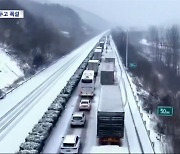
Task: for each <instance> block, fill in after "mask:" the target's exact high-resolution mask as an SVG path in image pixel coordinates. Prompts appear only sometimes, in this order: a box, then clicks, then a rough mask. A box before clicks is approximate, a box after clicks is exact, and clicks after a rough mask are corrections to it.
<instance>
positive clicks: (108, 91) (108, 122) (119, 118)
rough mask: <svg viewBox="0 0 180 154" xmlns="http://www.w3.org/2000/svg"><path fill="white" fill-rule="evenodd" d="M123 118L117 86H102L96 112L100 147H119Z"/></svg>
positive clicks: (122, 134) (122, 133) (122, 132)
mask: <svg viewBox="0 0 180 154" xmlns="http://www.w3.org/2000/svg"><path fill="white" fill-rule="evenodd" d="M124 116H125V113H124V108H123V102H122V98H121V92H120V88H119V86H118V85H102V86H101V91H100V99H99V105H98V111H97V137H98V139H99V144H100V145H107V144H108V145H121V138H123V137H124Z"/></svg>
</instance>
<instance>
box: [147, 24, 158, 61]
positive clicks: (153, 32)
mask: <svg viewBox="0 0 180 154" xmlns="http://www.w3.org/2000/svg"><path fill="white" fill-rule="evenodd" d="M149 35H150V40H151V41H152V42H153V43H154V45H155V50H154V53H155V54H154V55H155V59H156V62H157V61H158V50H159V47H158V45H159V32H158V28H157V27H155V26H151V27H150V28H149Z"/></svg>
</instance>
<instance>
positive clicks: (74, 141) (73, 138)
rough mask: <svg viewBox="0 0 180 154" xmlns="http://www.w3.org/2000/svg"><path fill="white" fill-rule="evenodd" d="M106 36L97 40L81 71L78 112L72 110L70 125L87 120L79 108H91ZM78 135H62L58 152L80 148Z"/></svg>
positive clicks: (76, 124) (74, 150) (73, 151)
mask: <svg viewBox="0 0 180 154" xmlns="http://www.w3.org/2000/svg"><path fill="white" fill-rule="evenodd" d="M105 39H106V37H103V38H102V40H100V42H99V46H97V47H96V49H95V50H94V55H93V59H92V60H89V61H88V65H87V69H86V70H85V71H84V72H83V75H82V77H81V80H80V94H79V95H80V97H81V99H80V103H79V112H74V113H73V114H72V118H71V127H76V126H81V127H84V126H85V123H86V121H87V119H86V116H85V113H84V112H82V111H81V110H87V111H90V110H91V103H92V99H93V96H94V95H95V93H94V91H95V79H96V76H97V74H98V68H99V65H100V61H101V55H102V51H103V49H104V44H105ZM80 145H81V144H80V137H79V136H78V135H75V134H68V135H66V136H65V137H63V141H62V144H61V147H60V153H78V151H79V149H80Z"/></svg>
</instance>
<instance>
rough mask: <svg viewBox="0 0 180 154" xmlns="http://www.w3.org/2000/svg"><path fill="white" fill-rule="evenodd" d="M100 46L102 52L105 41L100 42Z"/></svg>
mask: <svg viewBox="0 0 180 154" xmlns="http://www.w3.org/2000/svg"><path fill="white" fill-rule="evenodd" d="M99 46H100V47H101V48H102V50H104V41H100V42H99Z"/></svg>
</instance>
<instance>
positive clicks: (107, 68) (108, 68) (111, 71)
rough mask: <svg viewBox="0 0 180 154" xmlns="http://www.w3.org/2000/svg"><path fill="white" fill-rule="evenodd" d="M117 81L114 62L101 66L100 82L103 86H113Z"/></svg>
mask: <svg viewBox="0 0 180 154" xmlns="http://www.w3.org/2000/svg"><path fill="white" fill-rule="evenodd" d="M114 80H115V65H114V63H113V62H108V63H105V62H103V63H102V65H101V74H100V82H101V84H102V85H112V84H114Z"/></svg>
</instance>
